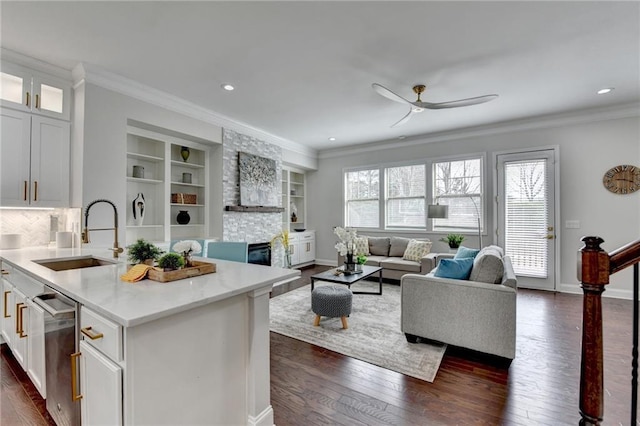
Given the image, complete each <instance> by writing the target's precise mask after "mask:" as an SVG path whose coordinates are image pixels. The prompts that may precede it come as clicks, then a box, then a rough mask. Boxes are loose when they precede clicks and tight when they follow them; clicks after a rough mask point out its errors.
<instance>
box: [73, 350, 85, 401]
mask: <svg viewBox="0 0 640 426" xmlns="http://www.w3.org/2000/svg"><path fill="white" fill-rule="evenodd" d="M80 355H82V352H76V353H73V354H71V355H70V357H71V400H72V401H78V400H80V399H82V395H81V394H79V393H78V358H79V357H80Z"/></svg>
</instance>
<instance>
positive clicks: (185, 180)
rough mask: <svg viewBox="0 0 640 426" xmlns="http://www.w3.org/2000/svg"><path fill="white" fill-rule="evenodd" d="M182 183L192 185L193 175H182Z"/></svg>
mask: <svg viewBox="0 0 640 426" xmlns="http://www.w3.org/2000/svg"><path fill="white" fill-rule="evenodd" d="M182 183H191V173H183V174H182Z"/></svg>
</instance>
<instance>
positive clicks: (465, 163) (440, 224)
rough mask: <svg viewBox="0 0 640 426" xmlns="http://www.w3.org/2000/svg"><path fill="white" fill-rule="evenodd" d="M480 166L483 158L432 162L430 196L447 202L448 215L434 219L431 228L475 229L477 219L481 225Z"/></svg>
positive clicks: (462, 230) (436, 201) (449, 229)
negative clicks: (431, 188) (431, 192)
mask: <svg viewBox="0 0 640 426" xmlns="http://www.w3.org/2000/svg"><path fill="white" fill-rule="evenodd" d="M482 170H483V167H482V158H469V159H464V160H454V161H437V162H433V165H432V179H433V200H434V202H435V203H438V204H443V205H448V206H449V217H448V218H447V219H433V225H432V230H433V231H445V232H449V231H461V232H464V231H477V230H478V219H479V220H480V227H481V228H482V227H483V224H484V217H483V216H482V214H483V211H484V209H483V208H482V206H483V177H482Z"/></svg>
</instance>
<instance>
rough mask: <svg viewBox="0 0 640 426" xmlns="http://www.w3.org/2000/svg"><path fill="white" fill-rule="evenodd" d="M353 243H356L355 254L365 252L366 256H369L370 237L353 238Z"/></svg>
mask: <svg viewBox="0 0 640 426" xmlns="http://www.w3.org/2000/svg"><path fill="white" fill-rule="evenodd" d="M353 244H354V245H355V254H356V255H359V254H363V255H365V256H369V255H370V254H371V253H369V239H368V238H367V237H356V238H354V239H353Z"/></svg>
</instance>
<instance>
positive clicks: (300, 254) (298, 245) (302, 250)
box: [289, 231, 316, 266]
mask: <svg viewBox="0 0 640 426" xmlns="http://www.w3.org/2000/svg"><path fill="white" fill-rule="evenodd" d="M289 251H290V253H291V265H294V266H295V265H302V264H306V263H311V262H313V261H314V260H315V259H316V233H315V231H305V232H296V233H291V234H289Z"/></svg>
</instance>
